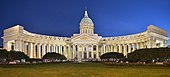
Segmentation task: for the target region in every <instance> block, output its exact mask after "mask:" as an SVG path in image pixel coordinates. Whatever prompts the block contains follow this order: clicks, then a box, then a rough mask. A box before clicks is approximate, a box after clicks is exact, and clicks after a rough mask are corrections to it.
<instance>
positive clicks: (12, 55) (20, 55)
mask: <svg viewBox="0 0 170 77" xmlns="http://www.w3.org/2000/svg"><path fill="white" fill-rule="evenodd" d="M8 57H9V59H10V60H11V61H13V60H21V59H26V60H28V59H29V57H28V56H27V55H25V54H24V52H20V51H10V52H9V55H8Z"/></svg>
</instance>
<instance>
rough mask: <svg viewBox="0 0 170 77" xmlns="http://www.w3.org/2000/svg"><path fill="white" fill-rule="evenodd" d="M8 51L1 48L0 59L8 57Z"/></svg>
mask: <svg viewBox="0 0 170 77" xmlns="http://www.w3.org/2000/svg"><path fill="white" fill-rule="evenodd" d="M8 54H9V53H8V51H7V50H5V49H3V50H0V59H7V58H8Z"/></svg>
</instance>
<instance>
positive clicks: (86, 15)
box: [84, 6, 88, 17]
mask: <svg viewBox="0 0 170 77" xmlns="http://www.w3.org/2000/svg"><path fill="white" fill-rule="evenodd" d="M84 17H88V13H87V7H86V6H85V14H84Z"/></svg>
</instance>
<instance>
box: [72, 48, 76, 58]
mask: <svg viewBox="0 0 170 77" xmlns="http://www.w3.org/2000/svg"><path fill="white" fill-rule="evenodd" d="M75 52H76V48H75V45H73V55H72V57H73V59H74V58H75Z"/></svg>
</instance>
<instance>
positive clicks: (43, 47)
mask: <svg viewBox="0 0 170 77" xmlns="http://www.w3.org/2000/svg"><path fill="white" fill-rule="evenodd" d="M45 54H46V53H45V44H42V56H44V55H45Z"/></svg>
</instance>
